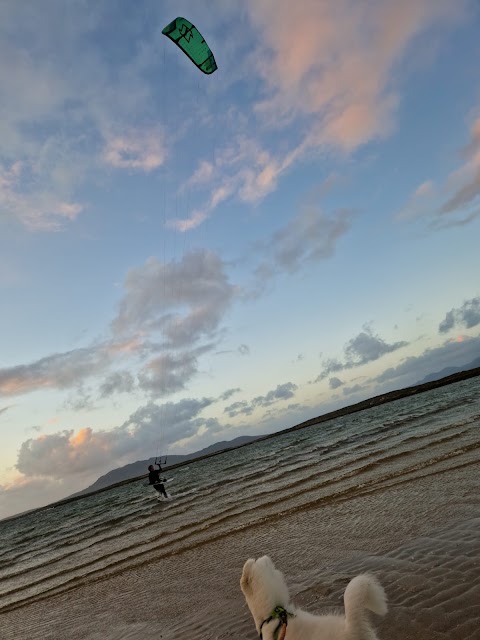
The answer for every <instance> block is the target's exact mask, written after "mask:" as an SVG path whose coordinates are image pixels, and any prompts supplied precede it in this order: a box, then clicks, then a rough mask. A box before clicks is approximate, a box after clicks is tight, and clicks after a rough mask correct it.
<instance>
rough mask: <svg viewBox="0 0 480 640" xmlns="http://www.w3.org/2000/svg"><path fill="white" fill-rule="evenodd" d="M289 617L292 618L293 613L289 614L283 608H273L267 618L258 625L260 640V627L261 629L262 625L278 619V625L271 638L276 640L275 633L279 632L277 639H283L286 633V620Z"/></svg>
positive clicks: (261, 637)
mask: <svg viewBox="0 0 480 640" xmlns="http://www.w3.org/2000/svg"><path fill="white" fill-rule="evenodd" d="M289 617H292V618H293V613H290V612H289V611H287V610H286V609H284V608H283V607H275V609H274V610H273V611H272V613H271V614H270V615H269V616H268V618H265V620H264V621H263V622H262V624H261V625H260V634H259V635H260V640H263V636H262V627H263V625H264V624H268V623H269V622H271V621H272V620H276V619H278V625H277V627H276V629H275V631H274V632H273V638H274V640H277V633H278V632H279V631H280V630H281V631H280V635H279V637H278V640H283V639H284V638H285V634H286V633H287V624H288V618H289Z"/></svg>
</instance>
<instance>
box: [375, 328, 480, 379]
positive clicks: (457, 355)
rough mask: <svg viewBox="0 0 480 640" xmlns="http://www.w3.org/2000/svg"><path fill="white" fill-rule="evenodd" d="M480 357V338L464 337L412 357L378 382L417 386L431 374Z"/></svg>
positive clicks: (392, 368)
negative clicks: (416, 384)
mask: <svg viewBox="0 0 480 640" xmlns="http://www.w3.org/2000/svg"><path fill="white" fill-rule="evenodd" d="M478 357H480V338H478V337H476V338H469V337H466V336H465V337H463V338H462V340H461V341H457V340H447V341H446V342H444V343H443V345H441V346H439V347H434V348H431V349H426V350H425V351H424V352H423V353H422V354H421V355H419V356H410V357H409V358H406V359H405V360H404V361H403V362H401V363H400V364H399V365H397V366H396V367H391V368H389V369H387V370H386V371H384V372H383V373H382V374H381V375H379V376H378V377H377V378H376V379H375V380H376V382H380V383H384V382H389V383H391V382H392V381H395V385H396V386H398V385H400V386H407V385H409V384H415V383H417V382H419V381H420V380H421V379H423V378H424V377H425V376H426V375H428V374H430V373H437V372H439V371H441V370H442V369H445V368H446V367H462V366H465V365H468V364H469V363H470V362H472V361H473V360H475V359H476V358H478Z"/></svg>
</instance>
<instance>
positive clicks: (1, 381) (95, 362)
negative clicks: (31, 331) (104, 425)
mask: <svg viewBox="0 0 480 640" xmlns="http://www.w3.org/2000/svg"><path fill="white" fill-rule="evenodd" d="M110 362H111V358H110V355H109V353H108V350H106V349H105V348H84V349H76V350H73V351H68V352H66V353H56V354H53V355H51V356H47V357H45V358H41V359H40V360H37V361H35V362H32V363H30V364H26V365H23V364H22V365H16V366H14V367H6V368H3V369H0V395H1V396H15V395H20V394H23V393H29V392H31V391H37V390H39V389H68V388H71V387H73V386H76V385H77V384H78V383H79V382H80V381H81V380H83V379H85V378H88V377H90V376H93V375H98V374H99V373H101V372H102V371H104V370H105V369H106V367H108V366H109V365H110Z"/></svg>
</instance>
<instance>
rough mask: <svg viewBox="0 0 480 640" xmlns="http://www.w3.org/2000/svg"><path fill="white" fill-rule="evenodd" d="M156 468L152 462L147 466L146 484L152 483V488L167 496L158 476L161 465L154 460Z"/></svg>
mask: <svg viewBox="0 0 480 640" xmlns="http://www.w3.org/2000/svg"><path fill="white" fill-rule="evenodd" d="M155 464H156V466H157V467H158V469H155V467H154V466H153V464H151V465H149V467H148V484H153V488H154V489H156V490H157V491H158V493H161V494H162V495H163V497H164V498H168V494H167V492H166V491H165V487H164V486H163V484H162V478H160V473H161V471H162V467H161V466H160V465H159V463H158V462H155Z"/></svg>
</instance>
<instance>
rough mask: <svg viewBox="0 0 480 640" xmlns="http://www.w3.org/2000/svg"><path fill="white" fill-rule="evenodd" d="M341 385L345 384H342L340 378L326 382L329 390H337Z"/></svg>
mask: <svg viewBox="0 0 480 640" xmlns="http://www.w3.org/2000/svg"><path fill="white" fill-rule="evenodd" d="M343 384H345V383H344V382H342V381H341V380H340V378H330V380H329V381H328V385H329V387H330V389H338V387H341V386H342V385H343Z"/></svg>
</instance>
